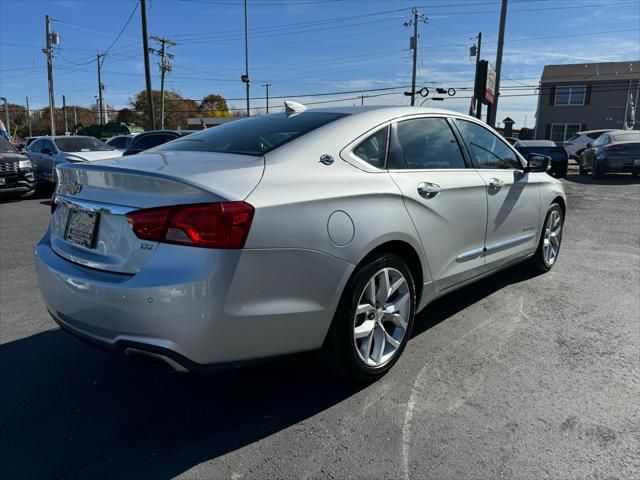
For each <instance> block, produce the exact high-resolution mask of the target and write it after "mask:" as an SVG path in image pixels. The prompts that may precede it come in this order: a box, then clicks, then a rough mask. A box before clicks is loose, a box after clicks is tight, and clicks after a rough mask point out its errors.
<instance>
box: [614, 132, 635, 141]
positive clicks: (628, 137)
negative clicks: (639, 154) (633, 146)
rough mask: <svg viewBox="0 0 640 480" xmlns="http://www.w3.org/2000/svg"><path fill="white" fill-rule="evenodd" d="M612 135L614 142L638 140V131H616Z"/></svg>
mask: <svg viewBox="0 0 640 480" xmlns="http://www.w3.org/2000/svg"><path fill="white" fill-rule="evenodd" d="M612 137H613V141H614V142H640V132H628V133H616V134H614V135H612Z"/></svg>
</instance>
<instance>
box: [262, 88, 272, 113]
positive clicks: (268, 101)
mask: <svg viewBox="0 0 640 480" xmlns="http://www.w3.org/2000/svg"><path fill="white" fill-rule="evenodd" d="M262 86H263V87H264V88H266V89H267V115H268V114H269V87H270V86H271V84H270V83H269V82H266V83H263V84H262Z"/></svg>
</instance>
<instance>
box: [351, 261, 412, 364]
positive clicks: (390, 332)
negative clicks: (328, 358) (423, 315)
mask: <svg viewBox="0 0 640 480" xmlns="http://www.w3.org/2000/svg"><path fill="white" fill-rule="evenodd" d="M410 315H411V290H410V289H409V284H408V283H407V279H406V278H405V276H404V275H403V274H402V272H400V271H399V270H397V269H395V268H383V269H381V270H379V271H378V272H376V273H375V274H374V275H373V276H372V277H371V278H370V279H369V281H368V282H367V283H366V284H365V287H364V289H363V291H362V293H361V294H360V298H359V299H358V305H357V308H356V313H355V317H354V323H353V340H354V343H355V347H356V351H357V352H358V356H359V357H360V360H362V361H363V362H364V363H365V364H366V365H367V366H369V367H376V368H377V367H382V366H383V365H385V364H386V363H388V362H389V361H390V360H391V359H392V358H393V357H394V356H395V355H396V353H397V352H398V350H399V349H400V346H401V345H402V342H403V340H404V337H405V335H406V333H407V327H408V325H409V318H410Z"/></svg>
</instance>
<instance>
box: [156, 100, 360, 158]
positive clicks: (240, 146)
mask: <svg viewBox="0 0 640 480" xmlns="http://www.w3.org/2000/svg"><path fill="white" fill-rule="evenodd" d="M346 115H348V114H346V113H335V112H333V113H332V112H312V111H311V112H302V113H299V114H297V115H290V116H287V115H286V114H285V113H277V114H273V115H266V116H262V117H251V118H245V119H242V120H235V121H233V122H229V123H225V124H224V125H220V126H219V127H215V128H210V129H207V130H203V131H201V132H197V133H193V134H191V135H187V136H186V137H183V138H180V139H179V140H176V141H175V142H171V143H170V144H167V145H162V146H160V147H158V149H157V150H156V151H168V150H191V151H204V152H221V153H238V154H243V155H255V156H260V155H264V154H265V153H268V152H270V151H272V150H275V149H276V148H278V147H280V146H282V145H284V144H285V143H288V142H290V141H292V140H295V139H296V138H299V137H301V136H302V135H305V134H307V133H309V132H311V131H312V130H315V129H316V128H319V127H322V126H323V125H326V124H328V123H330V122H333V121H335V120H338V119H339V118H342V117H344V116H346Z"/></svg>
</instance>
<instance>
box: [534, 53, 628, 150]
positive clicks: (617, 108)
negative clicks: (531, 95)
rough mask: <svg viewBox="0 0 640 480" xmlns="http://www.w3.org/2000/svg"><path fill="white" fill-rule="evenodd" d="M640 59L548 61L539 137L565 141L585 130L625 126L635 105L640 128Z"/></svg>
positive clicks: (537, 129) (540, 101)
mask: <svg viewBox="0 0 640 480" xmlns="http://www.w3.org/2000/svg"><path fill="white" fill-rule="evenodd" d="M639 94H640V62H638V61H631V62H607V63H586V64H585V63H580V64H574V65H545V67H544V70H543V72H542V78H541V79H540V95H539V96H538V109H537V112H536V127H535V138H536V139H539V140H543V139H544V140H554V141H560V142H563V141H565V140H566V139H567V138H569V137H571V136H573V135H574V134H575V133H576V132H579V131H584V130H598V129H606V128H611V129H617V128H623V126H624V122H625V119H626V118H630V117H631V113H632V112H631V110H632V109H635V114H636V115H635V118H636V119H637V120H636V123H635V128H636V129H638V128H639V123H640V109H639V108H638V107H639V106H638V103H639V102H638V100H637V99H638V95H639Z"/></svg>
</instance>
